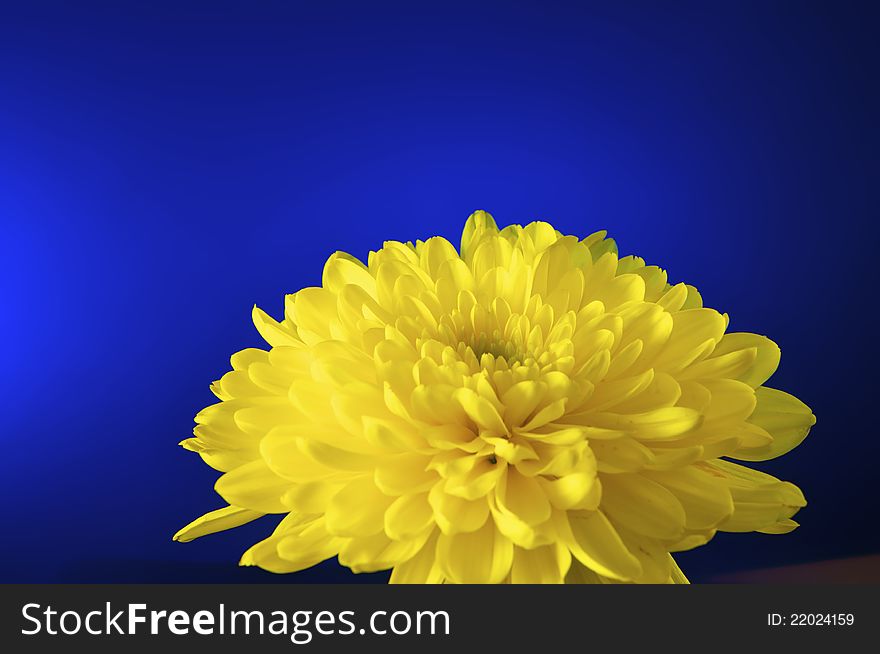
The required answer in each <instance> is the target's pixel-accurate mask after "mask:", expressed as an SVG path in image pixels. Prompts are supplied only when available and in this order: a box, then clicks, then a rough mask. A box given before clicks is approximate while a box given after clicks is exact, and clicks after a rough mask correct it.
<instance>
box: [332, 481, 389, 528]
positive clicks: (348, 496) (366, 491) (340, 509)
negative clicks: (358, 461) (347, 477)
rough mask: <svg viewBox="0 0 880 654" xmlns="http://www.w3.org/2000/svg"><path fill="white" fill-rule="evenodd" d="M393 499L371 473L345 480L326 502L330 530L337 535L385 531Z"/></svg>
mask: <svg viewBox="0 0 880 654" xmlns="http://www.w3.org/2000/svg"><path fill="white" fill-rule="evenodd" d="M393 501H394V498H393V497H389V496H388V495H385V494H384V493H382V491H380V490H379V489H378V488H376V485H375V484H374V483H373V479H372V477H370V476H363V477H357V478H355V479H353V480H352V481H350V482H349V483H348V484H346V485H345V486H344V487H343V488H342V489H341V490H340V491H339V492H337V493H336V495H334V496H333V498H332V499H331V500H330V503H329V504H328V505H327V513H326V520H327V531H328V532H330V533H331V534H333V535H336V536H372V535H373V534H375V533H378V532H380V531H382V529H383V527H384V524H385V510H386V509H387V508H388V507H389V506H390V505H391V503H392V502H393Z"/></svg>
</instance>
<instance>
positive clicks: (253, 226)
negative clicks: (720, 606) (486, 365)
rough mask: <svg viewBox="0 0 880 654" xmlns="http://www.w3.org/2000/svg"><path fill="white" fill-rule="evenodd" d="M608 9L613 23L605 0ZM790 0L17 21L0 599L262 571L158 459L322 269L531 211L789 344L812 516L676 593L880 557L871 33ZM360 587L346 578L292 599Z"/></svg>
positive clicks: (158, 6)
mask: <svg viewBox="0 0 880 654" xmlns="http://www.w3.org/2000/svg"><path fill="white" fill-rule="evenodd" d="M612 5H615V6H612ZM868 7H869V5H864V6H860V5H857V4H849V3H839V2H834V3H832V2H827V3H822V4H811V3H807V2H788V3H767V2H758V3H752V4H748V3H724V5H722V4H721V3H703V2H695V3H682V2H675V3H658V2H644V3H626V4H621V5H618V3H596V4H591V5H587V4H583V3H578V4H576V5H575V4H565V3H558V2H546V1H545V2H540V3H538V2H505V3H498V4H494V3H492V4H490V3H474V2H468V3H462V4H455V3H449V2H444V3H406V4H399V5H390V4H388V3H363V2H361V3H353V4H339V3H332V2H325V3H312V2H308V3H297V2H277V3H276V2H251V3H244V2H233V3H224V2H205V3H196V2H174V3H172V2H167V3H164V7H163V6H162V3H155V2H154V3H147V2H130V1H129V2H122V3H118V2H107V3H94V2H92V3H68V2H65V3H60V2H59V3H47V2H29V3H4V4H3V6H2V14H0V185H2V187H0V220H2V232H0V269H2V276H0V285H2V286H0V292H2V295H0V297H2V305H0V306H2V326H0V328H2V337H3V357H2V358H3V364H2V368H3V374H2V376H0V392H2V395H0V397H2V406H3V412H2V421H0V438H2V474H0V498H2V507H3V509H2V510H3V516H2V524H3V527H2V540H0V581H7V582H9V581H193V580H205V581H215V580H216V581H235V580H251V581H254V580H256V581H268V580H278V578H277V577H274V576H272V575H269V574H267V573H262V572H260V571H258V570H252V569H239V568H237V567H236V562H237V558H238V556H239V554H240V553H241V552H242V551H243V550H244V549H245V547H246V546H247V545H249V544H250V543H252V542H254V541H256V540H258V539H259V538H261V537H262V536H263V535H264V534H267V533H268V532H269V531H270V529H271V524H267V523H266V522H262V523H256V524H252V525H249V526H247V527H243V528H240V529H238V530H236V531H235V532H232V533H226V534H220V535H216V536H213V537H210V538H206V539H203V540H199V541H196V542H194V543H190V544H178V543H172V541H171V535H172V533H174V531H175V530H176V529H177V528H178V527H180V526H181V525H182V524H184V523H186V522H188V521H189V520H190V519H191V518H193V517H195V516H197V515H199V514H201V513H202V512H204V511H206V510H208V509H211V508H214V507H217V506H220V505H221V502H220V500H219V498H218V497H217V496H215V495H214V493H213V491H212V485H213V482H214V480H215V478H216V476H217V474H216V473H215V472H214V471H212V470H211V469H209V468H208V467H207V466H205V465H204V464H203V463H202V462H201V461H200V460H199V458H198V457H197V456H196V455H194V454H191V453H188V452H185V451H183V450H181V449H179V448H177V446H176V444H177V442H178V441H179V440H181V439H182V438H184V437H186V436H188V434H189V431H190V429H191V427H192V417H193V415H194V414H195V412H196V411H197V410H198V409H200V408H201V407H202V406H204V405H205V404H207V403H209V402H211V401H212V396H211V395H210V393H209V392H208V384H209V382H210V381H211V380H213V379H215V378H217V377H219V376H220V375H221V374H222V373H223V372H224V371H225V370H226V369H227V365H228V358H229V355H230V354H231V353H232V352H234V351H236V350H238V349H241V348H243V347H247V346H255V345H259V343H260V341H259V338H258V336H257V334H256V332H255V330H254V329H253V327H252V326H251V324H250V318H249V316H250V309H251V306H252V305H253V304H254V303H255V302H256V303H257V304H259V305H260V306H262V307H263V308H265V309H266V310H268V311H269V312H270V313H273V314H275V315H276V316H278V315H280V314H281V311H282V300H283V295H284V293H286V292H292V291H295V290H297V289H298V288H300V287H302V286H307V285H312V284H315V283H317V282H318V281H319V278H320V272H321V268H322V264H323V262H324V260H325V258H326V257H327V256H328V255H329V254H330V253H331V252H333V251H334V250H337V249H341V250H346V251H349V252H352V253H354V254H356V255H359V256H365V255H366V253H367V252H368V250H370V249H375V248H378V247H380V246H381V243H382V241H383V240H384V239H392V238H393V239H400V240H408V239H416V238H424V237H427V236H431V235H434V234H441V235H444V236H447V237H449V238H452V239H457V238H458V235H459V233H460V229H461V226H462V224H463V221H464V219H465V218H466V217H467V215H468V214H469V213H470V212H471V211H473V210H474V209H477V208H484V209H487V210H489V211H491V212H493V213H494V214H495V216H496V218H497V219H498V220H499V222H501V223H509V222H525V221H529V220H531V219H536V218H542V219H547V220H551V221H552V222H553V223H554V224H555V225H556V226H557V227H558V228H560V229H562V230H564V231H567V232H570V233H575V234H582V235H585V234H587V233H589V232H592V231H594V230H596V229H600V228H607V229H609V230H610V232H611V234H612V235H613V236H614V237H615V238H617V240H618V242H619V244H620V247H621V251H622V252H623V253H624V254H626V253H637V254H639V255H642V256H644V257H645V258H647V259H648V260H649V261H650V262H653V263H657V264H660V265H662V266H663V267H665V268H667V269H668V271H669V274H670V277H671V279H673V280H686V281H688V282H691V283H693V284H695V285H697V286H698V287H699V288H700V289H701V291H702V292H703V295H704V297H705V299H706V302H707V304H709V305H710V306H713V307H716V308H718V309H720V310H723V311H727V312H729V313H730V314H731V316H732V324H731V326H732V328H733V329H736V330H750V331H756V332H759V333H766V334H768V335H770V336H771V337H773V338H774V339H775V340H776V341H777V342H778V343H779V344H780V345H781V347H782V351H783V358H782V366H781V368H780V369H779V371H778V373H777V374H776V376H775V377H774V379H773V384H774V385H778V386H780V387H782V388H785V389H788V390H791V391H793V392H795V393H796V394H797V395H798V396H800V397H802V398H803V399H804V400H805V401H806V402H808V403H809V404H810V405H811V406H812V407H813V408H814V410H815V412H816V414H817V415H818V418H819V422H818V425H817V426H816V427H815V428H814V430H813V433H812V435H811V436H810V438H809V439H808V440H807V441H806V442H805V443H804V445H803V446H802V447H800V448H799V449H798V450H796V451H795V452H793V453H792V454H791V455H790V456H786V457H784V458H783V459H781V460H778V461H774V462H771V463H768V464H766V465H765V466H764V469H766V470H768V471H771V472H773V473H775V474H778V475H781V476H782V477H784V478H789V479H793V480H795V481H797V482H798V483H799V484H800V485H801V486H802V487H803V489H804V490H805V492H806V494H807V497H808V499H809V502H810V504H809V506H808V507H807V508H806V509H805V510H803V511H802V513H801V515H800V519H801V521H802V523H803V526H802V527H801V529H799V530H797V531H796V532H795V533H793V534H791V535H789V536H784V537H771V536H764V535H760V534H753V535H725V534H722V535H720V536H719V537H718V538H717V539H716V540H715V541H714V542H713V543H712V544H711V545H710V546H709V547H706V548H702V549H700V550H697V551H694V552H692V553H688V554H684V555H682V556H681V561H682V564H683V566H684V568H685V569H686V570H687V571H688V572H689V573H690V575H691V577H692V578H693V579H694V580H696V581H701V580H708V579H712V578H713V576H715V575H718V574H720V573H725V572H729V571H736V570H741V569H748V568H755V567H762V566H774V565H782V564H787V563H795V562H806V561H812V560H818V559H824V558H829V557H840V556H849V555H853V554H863V553H872V552H880V532H878V527H877V525H876V522H875V520H874V517H875V516H876V480H877V468H876V454H877V440H878V435H877V431H876V425H877V420H876V416H877V404H878V402H877V392H876V383H877V377H876V370H877V366H876V364H877V361H876V348H877V345H876V344H877V342H878V340H877V337H878V310H877V305H878V301H877V299H876V288H877V270H878V266H877V262H876V260H875V258H874V257H875V255H876V253H877V245H878V226H877V221H876V219H877V209H876V207H877V204H876V199H877V183H878V172H880V170H878V154H877V153H878V130H877V117H878V115H880V106H878V104H880V103H878V85H877V80H878V65H877V64H878V47H877V39H876V34H877V30H878V20H877V18H878V16H877V14H876V12H875V11H873V10H871V9H869V8H868ZM382 578H383V577H382V576H381V575H379V576H372V577H365V576H360V577H356V578H355V577H353V576H351V575H350V574H349V573H348V572H347V571H345V570H343V569H340V568H338V567H337V565H336V564H335V562H330V563H327V564H324V565H322V566H319V567H318V568H316V569H313V570H311V571H308V572H305V573H302V574H301V575H298V576H295V577H288V578H282V579H281V581H296V580H301V581H315V580H351V579H354V580H370V581H375V580H377V579H378V580H381V579H382Z"/></svg>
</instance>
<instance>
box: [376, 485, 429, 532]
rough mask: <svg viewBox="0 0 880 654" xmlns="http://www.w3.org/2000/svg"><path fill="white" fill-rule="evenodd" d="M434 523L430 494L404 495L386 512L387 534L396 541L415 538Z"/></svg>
mask: <svg viewBox="0 0 880 654" xmlns="http://www.w3.org/2000/svg"><path fill="white" fill-rule="evenodd" d="M433 522H434V511H433V509H432V508H431V505H430V504H429V503H428V494H427V493H419V494H418V495H402V496H400V497H398V498H397V499H396V500H394V502H393V503H392V504H391V506H389V507H388V510H386V511H385V533H386V534H387V535H388V537H389V538H391V539H394V540H407V539H410V538H414V537H415V536H417V535H419V534H421V533H422V532H424V531H425V529H427V527H428V526H429V525H431V524H432V523H433Z"/></svg>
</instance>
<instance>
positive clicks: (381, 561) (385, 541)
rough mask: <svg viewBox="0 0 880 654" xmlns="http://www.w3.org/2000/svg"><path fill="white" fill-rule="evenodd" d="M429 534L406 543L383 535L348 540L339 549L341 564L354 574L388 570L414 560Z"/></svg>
mask: <svg viewBox="0 0 880 654" xmlns="http://www.w3.org/2000/svg"><path fill="white" fill-rule="evenodd" d="M426 538H427V533H424V534H422V535H421V536H419V537H417V538H412V539H408V540H404V541H399V540H391V539H389V538H388V536H386V535H385V534H383V533H378V534H374V535H372V536H361V537H358V538H350V539H348V540H347V541H346V542H345V543H344V544H343V545H342V546H341V547H340V548H339V563H341V564H342V565H344V566H346V567H348V568H351V570H352V571H353V572H376V571H378V570H387V569H388V568H392V567H394V566H396V565H399V564H401V563H403V562H404V561H407V560H408V559H410V558H412V556H414V555H415V554H416V553H417V552H418V551H419V550H420V549H421V548H422V546H423V545H424V543H425V539H426Z"/></svg>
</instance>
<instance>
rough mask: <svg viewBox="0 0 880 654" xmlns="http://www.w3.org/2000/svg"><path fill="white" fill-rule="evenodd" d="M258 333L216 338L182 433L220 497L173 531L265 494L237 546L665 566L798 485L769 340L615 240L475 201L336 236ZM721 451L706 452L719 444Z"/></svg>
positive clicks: (616, 575) (611, 577)
mask: <svg viewBox="0 0 880 654" xmlns="http://www.w3.org/2000/svg"><path fill="white" fill-rule="evenodd" d="M253 319H254V323H255V324H256V327H257V329H258V330H259V332H260V334H261V335H262V337H263V338H264V339H265V340H266V342H267V343H268V344H269V346H271V347H270V349H269V350H268V351H264V350H259V349H247V350H243V351H241V352H238V353H237V354H235V355H233V357H232V368H233V370H232V371H231V372H228V373H226V374H225V375H224V376H223V377H222V378H221V379H220V380H219V381H218V382H216V383H214V384H213V385H212V390H213V391H214V393H215V394H216V395H217V397H218V398H220V400H221V402H219V403H217V404H214V405H212V406H209V407H207V408H206V409H204V410H203V411H201V412H200V413H199V414H198V415H197V416H196V422H197V423H198V425H197V426H196V428H195V430H194V433H195V438H190V439H188V440H185V441H184V442H183V443H182V445H183V446H184V447H185V448H186V449H189V450H192V451H195V452H198V453H199V454H200V455H201V457H202V458H203V459H204V460H205V462H207V463H208V465H210V466H212V467H214V468H216V469H217V470H220V471H222V472H223V473H225V474H223V476H221V477H220V479H219V480H218V482H217V485H216V490H217V492H218V493H219V494H220V495H221V496H222V497H223V499H224V500H226V501H227V502H228V503H229V506H228V507H226V508H222V509H219V510H217V511H212V512H211V513H208V514H207V515H205V516H203V517H201V518H199V519H197V520H195V521H194V522H193V523H191V524H190V525H188V526H186V527H184V528H183V529H182V530H181V531H180V532H179V533H178V534H177V535H176V536H175V538H176V539H177V540H181V541H186V540H191V539H193V538H197V537H199V536H202V535H205V534H208V533H213V532H216V531H220V530H223V529H229V528H232V527H235V526H238V525H241V524H244V523H246V522H249V521H251V520H254V519H255V518H258V517H260V516H262V515H264V514H267V513H277V514H285V517H284V518H283V519H282V521H281V522H280V524H279V525H278V527H277V528H276V529H275V531H274V533H273V534H272V535H271V536H269V537H268V538H267V539H265V540H263V541H261V542H259V543H257V544H256V545H254V546H253V547H251V548H250V549H249V550H248V551H247V552H245V554H244V556H243V557H242V561H241V562H242V564H244V565H257V566H260V567H262V568H265V569H266V570H270V571H272V572H294V571H296V570H302V569H304V568H307V567H309V566H312V565H315V564H316V563H319V562H321V561H323V560H325V559H328V558H330V557H334V556H338V558H339V562H340V563H342V564H343V565H345V566H348V567H349V568H351V569H352V570H354V571H355V572H367V571H377V570H387V569H389V568H390V569H393V572H392V575H391V581H392V582H394V583H424V582H429V583H430V582H449V583H499V582H512V583H522V582H528V583H559V582H563V581H568V582H597V581H598V582H607V581H623V582H640V583H657V582H660V583H664V582H686V581H687V580H686V579H685V577H684V575H683V574H682V573H681V571H680V570H679V569H678V567H677V566H676V564H675V562H674V561H673V559H672V556H671V555H670V552H678V551H682V550H687V549H690V548H693V547H697V546H699V545H703V544H704V543H706V542H707V541H709V540H710V539H711V538H712V537H713V535H714V534H715V533H716V531H718V530H720V531H732V532H740V531H760V532H764V533H770V534H779V533H785V532H788V531H790V530H792V529H793V528H794V527H796V526H797V523H795V522H794V521H793V520H792V519H791V517H792V516H793V515H794V514H795V513H796V512H797V511H798V509H799V508H800V507H802V506H804V504H805V500H804V496H803V494H802V493H801V491H800V490H799V489H798V488H797V487H796V486H794V485H792V484H790V483H788V482H782V481H779V480H777V479H775V478H774V477H771V476H769V475H766V474H763V473H760V472H757V471H755V470H752V469H750V468H747V467H744V466H741V465H739V464H737V463H732V462H731V461H729V460H727V459H738V460H744V461H763V460H766V459H771V458H773V457H776V456H779V455H780V454H784V453H785V452H788V451H789V450H790V449H792V448H793V447H795V446H796V445H798V444H799V443H800V442H801V441H802V440H803V439H804V437H805V436H806V435H807V432H808V431H809V430H810V427H811V426H812V425H813V423H814V422H815V418H814V417H813V415H812V413H811V411H810V409H809V408H808V407H807V406H806V405H804V404H803V403H802V402H800V401H799V400H798V399H796V398H795V397H793V396H791V395H789V394H787V393H784V392H782V391H779V390H774V389H772V388H768V387H766V386H763V384H764V382H766V381H767V379H768V378H769V377H770V375H771V374H772V373H773V372H774V371H775V369H776V367H777V365H778V363H779V348H778V347H777V346H776V345H775V344H774V343H773V342H772V341H770V340H769V339H767V338H765V337H763V336H757V335H755V334H748V333H725V331H726V329H727V324H728V319H727V316H726V315H724V314H720V313H718V312H717V311H714V310H713V309H708V308H703V306H702V300H701V298H700V295H699V293H697V291H696V289H694V288H693V287H691V286H687V285H685V284H678V285H675V286H671V285H670V284H668V283H667V279H666V273H665V272H664V271H663V270H661V269H660V268H657V267H655V266H646V265H645V262H644V261H643V260H641V259H639V258H636V257H631V256H630V257H624V258H621V259H619V258H618V255H617V248H616V245H615V243H614V241H613V240H611V239H607V238H605V232H597V233H595V234H593V235H591V236H588V237H587V238H585V239H583V240H579V239H578V238H576V237H573V236H563V235H562V234H560V233H559V232H557V231H556V230H554V229H553V227H552V226H550V225H549V224H547V223H543V222H534V223H531V224H530V225H527V226H526V227H521V226H519V225H511V226H509V227H507V228H505V229H503V230H500V231H499V229H498V227H497V226H496V224H495V221H494V219H493V218H492V216H490V215H489V214H487V213H485V212H482V211H478V212H476V213H474V214H473V215H472V216H471V217H470V218H469V219H468V221H467V224H466V225H465V228H464V233H463V235H462V239H461V252H460V253H459V252H458V251H456V249H455V247H454V246H453V245H452V244H450V243H449V241H447V240H445V239H443V238H431V239H429V240H427V241H425V242H421V241H419V242H417V243H416V244H415V245H413V244H411V243H399V242H395V241H390V242H386V243H385V245H384V246H383V248H382V249H381V250H379V251H378V252H371V253H370V256H369V259H368V262H367V264H366V265H364V264H363V263H361V262H360V261H358V260H357V259H355V258H354V257H352V256H350V255H348V254H344V253H336V254H334V255H333V256H331V257H330V259H329V260H328V261H327V264H326V266H325V268H324V274H323V282H322V286H320V287H316V288H305V289H303V290H301V291H299V292H297V293H294V294H292V295H288V296H287V298H286V300H285V317H284V320H282V321H281V322H276V321H275V320H273V319H272V318H270V317H269V316H268V315H266V314H265V313H264V312H263V311H261V310H260V309H257V308H256V307H255V308H254V312H253ZM722 457H724V458H722Z"/></svg>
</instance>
